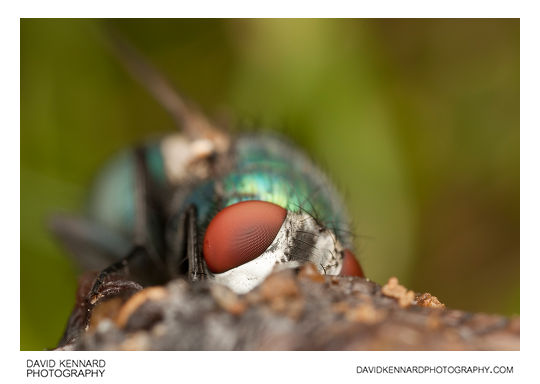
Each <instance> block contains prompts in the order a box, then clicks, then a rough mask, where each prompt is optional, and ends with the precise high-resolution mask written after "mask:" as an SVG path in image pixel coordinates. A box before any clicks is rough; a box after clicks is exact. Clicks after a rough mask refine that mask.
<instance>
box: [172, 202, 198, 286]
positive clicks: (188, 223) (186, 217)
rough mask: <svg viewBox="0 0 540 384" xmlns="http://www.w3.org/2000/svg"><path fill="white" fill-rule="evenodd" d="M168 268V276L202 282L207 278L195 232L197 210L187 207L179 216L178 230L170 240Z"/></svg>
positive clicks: (193, 206)
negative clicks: (185, 277) (184, 277)
mask: <svg viewBox="0 0 540 384" xmlns="http://www.w3.org/2000/svg"><path fill="white" fill-rule="evenodd" d="M170 240H171V241H170V244H171V246H170V253H169V257H168V260H167V261H168V263H167V264H168V268H169V275H170V276H187V278H188V280H189V281H191V282H193V281H199V280H204V279H206V278H207V276H208V270H207V267H206V263H205V261H204V259H203V257H202V253H201V247H200V244H199V235H198V232H197V208H196V207H195V205H189V206H188V207H187V208H186V209H185V210H184V211H183V213H182V215H181V216H180V219H179V221H178V229H177V231H175V232H174V234H173V236H172V238H171V239H170Z"/></svg>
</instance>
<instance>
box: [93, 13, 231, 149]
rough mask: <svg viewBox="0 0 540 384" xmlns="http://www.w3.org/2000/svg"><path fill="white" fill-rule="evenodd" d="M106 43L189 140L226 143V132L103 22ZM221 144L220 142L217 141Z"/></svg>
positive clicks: (224, 144)
mask: <svg viewBox="0 0 540 384" xmlns="http://www.w3.org/2000/svg"><path fill="white" fill-rule="evenodd" d="M104 29H105V31H106V36H107V39H106V41H107V45H108V46H109V48H110V49H111V51H112V53H113V54H114V55H115V56H116V57H117V58H118V60H119V61H120V62H121V63H122V65H123V66H124V67H125V69H126V70H127V71H128V72H129V74H130V75H131V76H132V77H133V78H134V79H135V80H136V81H137V82H139V83H140V84H141V85H142V86H143V87H144V88H145V89H146V90H147V91H148V92H149V93H150V94H151V95H152V96H153V97H154V99H156V100H157V102H158V103H159V104H161V105H162V106H163V108H165V110H166V111H167V112H168V113H169V115H171V117H172V118H173V120H174V122H175V123H176V125H177V126H178V128H179V129H180V130H181V131H183V132H184V134H185V135H186V136H187V137H189V138H190V139H191V140H197V139H204V138H206V139H210V140H212V141H213V142H214V143H215V144H219V143H221V144H222V146H224V147H223V148H225V147H228V139H227V136H226V135H225V134H224V133H223V132H222V131H221V130H220V129H218V128H217V127H216V126H215V125H214V124H213V123H211V122H210V120H208V119H207V118H206V116H205V115H204V114H203V113H201V112H200V111H199V110H198V108H196V107H195V106H194V105H192V104H191V103H190V102H188V101H187V99H186V98H184V97H183V96H181V95H180V93H179V92H177V91H176V90H175V89H174V87H173V86H172V85H171V84H170V82H169V81H168V80H167V79H166V78H165V77H164V76H163V75H162V74H161V73H160V72H159V71H158V70H157V69H156V68H155V67H154V66H153V65H152V64H151V63H150V62H149V61H148V60H147V59H146V58H145V57H144V56H143V55H142V54H141V53H140V52H139V51H138V50H137V48H135V47H134V46H133V45H132V44H130V43H129V42H128V41H127V40H126V39H125V38H124V37H123V36H121V34H120V33H119V32H118V31H117V30H116V29H115V28H114V27H112V26H111V25H110V24H104ZM220 146H221V145H220ZM218 147H219V146H218Z"/></svg>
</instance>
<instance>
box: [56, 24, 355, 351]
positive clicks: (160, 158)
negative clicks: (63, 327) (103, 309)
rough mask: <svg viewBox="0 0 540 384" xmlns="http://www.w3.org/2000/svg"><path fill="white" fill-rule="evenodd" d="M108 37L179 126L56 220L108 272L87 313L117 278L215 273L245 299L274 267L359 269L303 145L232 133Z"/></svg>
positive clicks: (144, 282) (152, 279) (326, 184)
mask: <svg viewBox="0 0 540 384" xmlns="http://www.w3.org/2000/svg"><path fill="white" fill-rule="evenodd" d="M111 40H112V42H113V44H112V45H113V52H115V53H116V54H117V56H118V57H119V58H120V61H121V62H122V63H123V64H124V66H125V67H126V69H127V70H128V71H129V72H130V73H131V75H132V76H133V77H134V78H135V79H136V80H137V81H139V82H140V83H141V84H142V85H143V86H144V88H146V89H147V90H148V91H149V92H150V94H152V95H153V97H154V98H155V99H156V100H157V101H158V102H159V103H160V104H161V105H162V106H163V107H164V108H165V109H166V111H167V112H168V113H169V114H170V115H171V116H172V118H173V119H174V121H175V123H176V125H177V126H178V127H179V131H178V132H174V133H171V134H169V135H166V136H165V137H162V138H161V139H158V140H155V141H149V142H145V143H143V144H141V145H139V146H137V147H136V148H131V149H126V150H124V151H123V152H121V153H120V154H118V155H117V156H116V157H114V158H113V159H112V160H111V161H110V162H109V163H108V164H107V165H106V166H105V167H104V168H103V170H102V171H101V172H100V173H99V174H98V177H97V178H96V181H95V183H94V186H93V188H92V191H91V193H90V198H89V203H88V211H87V215H86V216H85V217H72V216H57V217H55V218H54V220H53V230H54V232H55V233H56V235H57V236H58V237H59V238H60V239H61V241H62V242H63V244H64V245H65V246H66V247H67V248H68V249H69V250H70V251H71V252H72V253H73V254H74V256H75V257H76V258H77V259H78V261H79V263H80V264H82V266H83V267H84V268H86V269H102V270H101V272H100V273H99V274H98V275H97V277H96V278H95V280H94V281H93V282H92V285H91V288H90V289H89V292H88V294H87V295H86V297H85V304H86V306H85V308H86V309H87V311H88V312H89V311H90V309H91V307H92V306H93V305H94V304H95V302H96V301H97V299H98V297H99V294H100V292H101V290H103V287H104V284H105V282H106V281H107V278H109V277H110V276H111V275H112V274H118V273H124V274H126V275H127V276H129V278H130V279H131V280H133V281H136V282H137V283H138V284H140V285H141V286H148V285H155V284H164V283H166V282H167V281H169V280H171V279H174V278H178V277H184V278H187V279H188V280H189V281H192V282H194V281H198V280H204V279H210V280H215V281H216V282H218V283H220V284H224V285H226V286H228V287H229V288H231V289H232V290H234V291H235V292H237V293H240V294H241V293H246V292H248V291H249V290H251V289H253V288H254V287H256V286H257V285H258V284H260V283H261V282H262V281H263V280H264V279H265V278H266V276H268V275H269V274H270V273H271V271H272V270H273V269H274V268H294V267H297V266H300V265H302V264H304V263H306V262H311V263H313V264H315V265H316V266H317V268H318V269H319V271H320V272H321V273H324V274H328V275H345V276H361V277H363V276H364V274H363V271H362V268H361V267H360V265H359V264H358V262H357V260H356V258H355V256H354V253H353V251H352V249H353V245H352V241H351V238H350V231H349V226H348V218H347V214H346V210H345V206H344V204H343V202H342V200H341V198H340V196H339V194H338V193H337V190H336V188H335V187H334V186H333V184H332V183H331V181H330V180H329V179H328V178H327V176H326V175H325V174H324V173H323V172H322V171H321V170H320V169H319V168H317V167H316V166H315V165H314V164H313V163H312V161H311V160H310V159H309V158H308V157H307V156H306V155H305V154H304V153H303V152H302V151H300V150H299V149H298V148H296V147H295V146H293V145H292V144H290V143H289V142H288V141H286V140H285V139H283V138H280V137H277V136H273V135H268V134H253V133H252V134H242V135H237V136H231V135H228V134H227V133H225V131H223V130H222V129H220V128H219V127H217V126H216V125H215V124H214V123H213V122H211V121H210V120H209V119H208V118H207V117H206V116H205V115H204V114H202V113H201V112H200V111H199V110H198V109H197V108H196V107H195V106H193V105H192V104H190V103H189V102H188V101H187V100H186V99H185V98H184V97H181V96H180V95H179V94H178V93H177V92H176V91H174V90H173V88H172V87H171V86H170V85H169V83H168V82H167V81H166V80H165V78H164V77H163V76H162V75H161V74H160V73H159V72H158V71H157V70H155V69H154V68H153V67H152V66H151V64H149V63H148V62H147V61H146V60H145V59H144V58H143V57H141V56H140V54H139V53H138V52H137V51H136V50H135V49H134V48H133V47H132V46H131V45H129V44H128V43H127V42H125V41H124V40H122V39H121V38H120V37H118V36H116V35H115V34H112V35H111ZM335 223H339V226H340V228H338V227H337V226H335V225H334V224H335ZM128 288H129V287H128ZM131 288H133V287H131ZM73 317H74V316H73V315H72V319H71V320H70V321H72V320H73ZM88 317H89V314H88V313H87V314H86V315H85V316H84V315H83V318H84V319H83V321H82V322H83V326H85V327H86V326H87V325H88ZM67 339H69V335H64V341H67Z"/></svg>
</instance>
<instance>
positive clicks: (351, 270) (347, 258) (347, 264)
mask: <svg viewBox="0 0 540 384" xmlns="http://www.w3.org/2000/svg"><path fill="white" fill-rule="evenodd" d="M341 276H360V277H365V276H364V271H363V270H362V267H361V266H360V264H358V261H357V260H356V257H354V253H352V252H351V251H349V250H348V249H346V250H345V255H344V257H343V267H342V268H341Z"/></svg>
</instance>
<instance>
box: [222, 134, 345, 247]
mask: <svg viewBox="0 0 540 384" xmlns="http://www.w3.org/2000/svg"><path fill="white" fill-rule="evenodd" d="M234 153H235V156H236V161H235V167H234V170H232V171H231V172H230V173H229V174H227V175H226V176H224V177H223V178H222V179H221V180H219V181H218V183H219V184H221V187H222V196H221V198H220V200H221V204H220V207H219V208H220V209H221V208H224V207H227V206H229V205H232V204H235V203H238V202H240V201H245V200H263V201H268V202H272V203H274V204H277V205H279V206H281V207H283V208H285V209H287V210H290V211H294V212H298V211H301V210H302V211H306V212H308V213H309V214H310V215H312V216H314V217H315V218H316V219H317V220H319V221H320V223H321V224H323V225H325V226H328V227H329V228H333V227H337V228H340V229H345V231H339V230H336V231H335V232H336V235H337V236H338V238H339V240H340V241H341V242H342V243H343V244H344V245H345V246H351V244H350V239H349V238H348V236H347V235H342V234H345V233H348V225H349V222H348V218H347V215H346V212H345V208H344V206H343V203H342V201H341V199H340V197H339V195H338V193H337V191H336V189H335V187H334V186H333V184H332V183H331V182H330V180H329V179H328V178H327V177H326V175H325V174H324V173H323V172H322V171H321V170H320V169H319V168H317V167H316V166H315V165H314V164H313V163H312V162H311V160H310V159H309V158H308V157H307V156H306V155H305V154H304V153H303V152H301V151H299V150H298V148H295V147H293V146H292V145H291V144H289V143H288V142H286V141H284V140H282V139H279V138H277V137H275V136H270V135H244V136H240V137H239V138H238V139H237V141H236V145H235V151H234Z"/></svg>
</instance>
